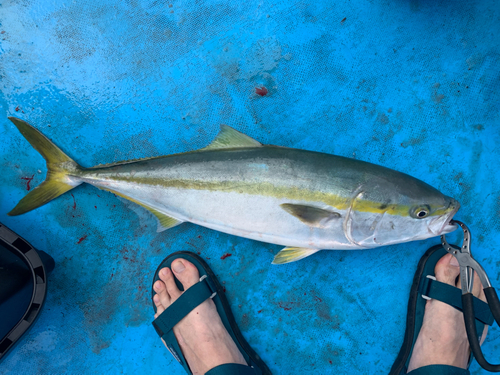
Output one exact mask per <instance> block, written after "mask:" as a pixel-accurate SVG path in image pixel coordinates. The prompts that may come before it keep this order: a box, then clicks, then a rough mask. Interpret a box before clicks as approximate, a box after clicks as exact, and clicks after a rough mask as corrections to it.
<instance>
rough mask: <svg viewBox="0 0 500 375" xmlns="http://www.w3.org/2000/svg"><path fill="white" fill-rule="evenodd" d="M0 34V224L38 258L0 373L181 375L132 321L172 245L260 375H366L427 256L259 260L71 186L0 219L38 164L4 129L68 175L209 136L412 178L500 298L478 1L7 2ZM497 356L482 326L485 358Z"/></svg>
mask: <svg viewBox="0 0 500 375" xmlns="http://www.w3.org/2000/svg"><path fill="white" fill-rule="evenodd" d="M0 22H1V24H0V33H1V34H0V83H1V85H0V86H1V89H0V137H1V139H2V142H0V165H1V170H2V173H1V175H0V222H2V223H4V224H5V225H7V226H9V227H10V228H11V229H12V230H14V231H16V232H17V233H18V234H19V235H21V236H23V237H24V238H26V240H28V241H29V242H31V243H32V244H33V245H34V246H35V247H37V248H39V249H42V250H45V251H46V252H48V253H49V254H51V255H52V256H53V257H54V259H55V261H56V268H55V269H54V271H53V272H52V274H51V275H50V277H49V280H48V288H49V290H48V296H47V300H46V304H45V308H44V311H43V312H42V314H41V316H40V319H39V320H38V322H37V323H36V325H35V326H34V327H33V329H32V330H31V331H30V332H29V333H28V334H27V335H26V336H25V337H24V338H23V339H22V340H21V342H20V343H19V344H18V345H17V347H16V348H15V349H14V350H13V351H12V352H11V353H10V354H9V355H8V357H7V358H6V359H5V361H3V363H2V364H1V365H0V366H1V367H0V372H2V373H15V374H49V373H66V374H70V373H74V374H77V373H78V374H82V373H89V374H90V373H112V374H114V373H152V372H154V371H161V372H166V373H169V374H183V373H184V372H183V370H182V368H181V367H180V366H179V365H178V364H177V363H176V362H175V360H174V359H173V357H171V355H170V354H169V353H168V352H167V351H166V349H165V348H164V347H163V345H162V344H161V342H160V341H159V339H158V338H157V336H156V334H155V332H154V329H153V327H152V326H151V324H150V323H151V321H152V315H153V309H152V306H151V302H150V288H151V281H152V277H153V272H154V271H155V269H156V267H157V265H158V264H159V263H160V262H161V260H162V259H163V258H165V257H166V256H167V255H168V254H170V253H172V252H174V251H177V250H192V251H195V252H198V253H200V255H201V256H203V257H204V258H206V259H207V261H208V262H209V264H210V265H211V266H212V267H213V269H214V271H215V272H216V273H217V274H218V277H219V279H220V280H221V282H223V283H224V286H225V287H226V290H227V296H228V298H229V301H230V303H231V305H232V308H233V312H234V315H235V317H236V319H237V322H238V324H239V326H240V328H241V330H242V332H243V334H244V336H245V337H246V338H247V340H248V341H249V343H250V344H251V345H252V347H253V348H254V349H255V350H256V351H257V352H258V353H259V354H260V355H261V357H262V358H263V359H264V360H265V361H266V362H267V364H268V365H269V367H270V368H271V370H272V371H273V372H274V373H276V374H328V373H335V374H386V373H388V371H389V369H390V367H391V365H392V363H393V361H394V359H395V357H396V355H397V353H398V351H399V348H400V346H401V343H402V340H403V333H404V328H405V327H404V325H405V318H406V305H407V300H408V293H409V288H410V285H411V281H412V278H413V274H414V271H415V268H416V265H417V262H418V260H419V259H420V257H421V256H422V254H423V253H424V252H425V250H426V249H427V248H429V247H430V246H432V245H434V244H437V243H438V240H437V239H430V240H427V241H420V242H413V243H408V244H403V245H397V246H390V247H385V248H380V249H376V250H367V251H322V252H319V253H317V254H315V255H313V256H311V257H308V258H306V259H305V260H303V261H300V262H296V263H291V264H287V265H283V266H273V265H271V261H272V259H273V256H274V254H276V253H277V252H278V251H279V250H280V247H279V246H276V245H271V244H266V243H261V242H256V241H251V240H247V239H243V238H237V237H234V236H230V235H226V234H223V233H218V232H214V231H212V230H209V229H205V228H202V227H199V226H195V225H192V224H182V225H180V226H178V227H176V228H173V229H171V230H168V231H165V232H162V233H156V222H155V219H154V218H153V217H151V216H150V215H149V214H148V213H147V212H144V210H142V209H141V208H140V207H137V206H135V205H134V204H132V203H127V202H125V201H123V200H120V199H119V198H117V197H115V196H113V195H112V194H110V193H107V192H104V191H100V190H97V189H95V188H93V187H91V186H88V185H82V186H79V187H78V188H76V189H74V190H73V191H71V193H66V194H64V195H62V196H61V197H59V198H57V199H56V200H54V201H52V202H51V203H49V204H47V205H45V206H43V207H41V208H39V209H37V210H35V211H33V212H30V213H28V214H26V215H22V216H18V217H9V216H7V212H8V211H10V210H11V209H12V208H13V207H14V206H15V204H16V203H17V202H18V201H19V200H20V199H21V198H22V197H23V196H25V195H26V193H27V190H30V189H32V188H33V187H35V186H37V185H39V184H40V183H41V182H42V181H43V180H44V178H45V174H46V167H45V162H44V160H43V159H42V158H41V157H40V156H39V155H38V154H37V152H36V151H35V150H34V149H32V148H31V146H30V145H29V144H28V143H27V142H26V141H25V140H24V138H23V137H22V136H21V135H20V134H19V132H18V131H17V129H16V128H15V127H14V125H13V124H12V123H11V122H10V121H8V120H7V116H16V117H19V118H22V119H24V120H26V121H28V122H29V123H31V124H32V125H34V126H35V127H37V128H38V129H40V130H41V131H42V132H43V133H44V134H45V135H47V136H48V137H49V138H51V139H52V140H53V141H54V142H55V143H56V144H57V145H58V146H60V147H61V149H62V150H64V151H65V152H66V153H67V154H68V155H69V156H71V157H73V158H74V159H75V160H76V161H77V162H78V163H80V164H81V165H83V166H86V167H90V166H93V165H96V164H100V163H110V162H115V161H119V160H125V159H133V158H140V157H148V156H158V155H166V154H172V153H177V152H184V151H189V150H194V149H197V148H200V147H204V146H206V145H207V144H208V143H210V141H211V140H212V139H213V138H214V137H215V135H216V134H217V132H218V129H219V125H220V124H227V125H230V126H232V127H234V128H236V129H237V130H240V131H242V132H244V133H245V134H248V135H249V136H251V137H253V138H255V139H257V140H259V141H260V142H262V143H265V144H275V145H279V146H287V147H295V148H302V149H308V150H314V151H320V152H326V153H334V154H337V155H343V156H348V157H354V158H357V159H360V160H365V161H369V162H373V163H376V164H380V165H383V166H386V167H389V168H392V169H396V170H399V171H402V172H405V173H408V174H411V175H413V176H415V177H417V178H419V179H421V180H423V181H425V182H427V183H429V184H431V185H433V186H434V187H436V188H438V189H439V190H440V191H442V192H443V193H445V194H447V195H450V196H452V197H454V198H456V199H457V200H458V201H459V202H460V203H461V204H462V208H461V209H460V211H459V212H458V214H457V215H456V218H457V219H459V220H462V221H464V222H465V223H466V224H467V225H469V226H470V228H471V231H472V233H473V235H474V237H473V241H474V242H473V254H474V256H475V258H476V259H477V260H478V261H479V262H480V263H481V264H482V265H483V266H484V268H485V269H486V271H487V273H488V275H489V276H490V278H491V280H492V283H493V284H494V285H495V286H497V287H500V279H499V272H498V269H499V265H500V251H499V250H498V244H499V243H500V189H499V186H500V173H499V160H500V147H499V144H500V131H499V129H500V50H499V46H500V30H499V29H500V6H499V3H498V1H495V0H485V1H481V2H471V1H464V0H459V1H425V0H407V1H400V0H396V1H387V0H382V1H362V0H351V1H336V2H335V1H333V2H332V1H316V2H304V1H295V2H291V1H260V2H241V1H240V2H238V1H217V0H215V1H208V0H207V1H202V2H199V1H194V0H175V1H170V2H169V1H167V2H156V1H142V0H139V1H130V2H128V1H127V2H124V1H116V0H100V1H96V0H93V1H83V2H82V1H76V2H74V1H60V2H49V1H41V2H34V1H29V0H27V1H24V0H7V1H4V2H2V4H1V6H0ZM199 204H203V202H199ZM450 238H451V237H450ZM227 254H229V255H230V256H226V255H227ZM499 345H500V331H499V329H498V327H496V326H495V327H494V328H492V329H491V330H490V333H489V335H488V338H487V340H486V343H485V344H484V351H485V354H486V355H487V358H491V359H492V360H493V361H495V360H496V361H498V358H500V347H499ZM472 373H473V374H484V373H486V372H485V371H483V370H482V369H480V368H479V366H478V365H477V364H476V363H474V364H473V365H472Z"/></svg>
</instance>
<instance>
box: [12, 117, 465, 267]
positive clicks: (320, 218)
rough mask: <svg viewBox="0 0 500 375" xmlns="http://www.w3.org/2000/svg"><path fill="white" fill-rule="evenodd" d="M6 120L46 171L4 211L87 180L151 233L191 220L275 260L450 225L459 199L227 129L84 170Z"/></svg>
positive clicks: (392, 240)
mask: <svg viewBox="0 0 500 375" xmlns="http://www.w3.org/2000/svg"><path fill="white" fill-rule="evenodd" d="M10 120H11V121H12V122H13V123H14V124H15V125H16V126H17V128H18V129H19V131H20V132H21V134H22V135H24V137H25V138H26V139H27V140H28V141H29V142H30V143H31V145H32V146H33V147H34V148H35V149H36V150H37V151H38V152H39V153H40V154H41V155H42V156H43V157H44V158H45V160H46V162H47V170H48V171H47V177H46V180H45V181H44V182H43V183H42V184H41V185H40V186H38V187H36V188H35V189H34V190H33V191H31V192H30V193H28V195H26V196H25V197H24V198H23V199H21V201H20V202H19V203H18V204H17V206H16V207H15V208H14V209H13V210H12V211H11V212H9V215H20V214H23V213H25V212H28V211H31V210H33V209H35V208H37V207H40V206H42V205H43V204H45V203H47V202H49V201H50V200H52V199H54V198H56V197H58V196H59V195H61V194H63V193H64V192H67V191H68V190H71V189H73V188H74V187H75V186H78V185H80V184H81V183H83V182H86V183H88V184H91V185H93V186H95V187H97V188H99V189H102V190H106V191H109V192H112V193H114V194H116V195H118V196H120V197H122V198H125V199H128V200H130V201H132V202H134V203H136V204H138V205H140V206H142V207H144V208H145V209H146V210H148V211H150V212H151V213H152V214H153V215H154V216H156V217H157V218H158V221H159V224H158V231H162V230H165V229H168V228H172V227H174V226H176V225H179V224H181V223H183V222H191V223H194V224H198V225H202V226H204V227H207V228H211V229H215V230H218V231H221V232H225V233H229V234H233V235H236V236H242V237H246V238H251V239H254V240H258V241H264V242H269V243H273V244H278V245H283V246H286V248H284V249H283V250H281V251H280V252H279V253H278V254H277V255H276V257H275V258H274V261H273V263H275V264H282V263H288V262H292V261H296V260H299V259H302V258H305V257H307V256H309V255H311V254H314V253H316V252H317V251H319V250H327V249H333V250H335V249H351V250H355V249H369V248H375V247H379V246H385V245H391V244H397V243H402V242H407V241H413V240H421V239H426V238H429V237H433V236H439V235H441V234H444V233H449V232H451V231H453V230H455V229H456V226H455V225H451V224H450V220H451V219H452V218H453V215H454V214H455V213H456V212H457V210H458V209H459V207H460V205H459V203H458V202H457V201H456V200H455V199H453V198H450V197H448V196H446V195H443V194H442V193H440V192H439V191H438V190H436V189H434V188H433V187H431V186H429V185H427V184H426V183H424V182H422V181H420V180H417V179H416V178H413V177H411V176H409V175H406V174H404V173H400V172H396V171H394V170H391V169H388V168H385V167H381V166H378V165H374V164H371V163H367V162H363V161H359V160H354V159H349V158H345V157H340V156H334V155H329V154H324V153H318V152H311V151H304V150H298V149H293V148H285V147H276V146H267V145H262V144H261V143H259V142H258V141H256V140H254V139H252V138H250V137H248V136H246V135H244V134H242V133H240V132H238V131H236V130H234V129H232V128H230V127H229V126H225V125H222V126H221V131H220V133H219V135H218V136H217V137H216V138H215V140H214V141H213V142H212V143H211V144H210V145H209V146H207V147H205V148H202V149H200V150H197V151H192V152H186V153H181V154H175V155H169V156H160V157H153V158H145V159H139V160H129V161H123V162H118V163H113V164H107V165H99V166H96V167H92V168H83V167H81V166H80V165H78V164H77V163H76V162H74V161H73V160H72V159H71V158H70V157H68V156H67V155H66V154H64V153H63V152H62V151H61V150H60V149H59V148H58V147H57V146H56V145H54V144H53V143H52V142H51V141H50V140H49V139H48V138H46V137H45V136H44V135H43V134H42V133H40V132H39V131H38V130H36V129H35V128H33V127H32V126H31V125H29V124H28V123H26V122H25V121H22V120H19V119H17V118H13V117H10Z"/></svg>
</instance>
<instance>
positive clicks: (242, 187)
mask: <svg viewBox="0 0 500 375" xmlns="http://www.w3.org/2000/svg"><path fill="white" fill-rule="evenodd" d="M111 178H112V179H113V180H116V181H126V182H133V183H137V184H143V185H150V186H162V187H166V188H177V189H186V190H188V189H192V190H208V191H221V192H224V191H226V192H236V193H240V194H250V195H263V196H269V197H274V198H278V199H290V200H294V201H308V202H323V203H325V204H327V205H329V206H331V207H334V208H336V209H338V210H346V209H348V208H349V207H350V206H351V203H352V198H345V197H342V196H339V195H336V194H331V193H326V192H321V191H310V190H307V189H300V188H298V187H285V186H275V185H272V184H270V183H266V182H262V183H258V184H256V183H255V184H249V183H238V182H231V181H226V182H215V181H210V182H209V181H193V180H168V179H160V178H149V177H148V178H144V177H128V176H119V175H115V176H112V177H111ZM127 199H130V198H127ZM410 208H411V207H410V206H408V205H396V204H391V205H388V206H385V205H383V203H381V202H374V201H369V200H357V201H355V202H354V205H353V209H354V210H356V211H359V212H371V213H380V214H382V213H387V214H390V215H397V216H409V215H410ZM446 211H447V210H446V209H444V208H440V209H439V210H437V211H436V212H434V213H433V214H432V215H433V216H434V215H442V214H444V213H446Z"/></svg>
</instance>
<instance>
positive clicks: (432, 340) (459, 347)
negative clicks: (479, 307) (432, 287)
mask: <svg viewBox="0 0 500 375" xmlns="http://www.w3.org/2000/svg"><path fill="white" fill-rule="evenodd" d="M434 271H435V274H436V279H437V280H438V281H441V282H443V283H446V284H450V285H453V286H457V287H460V280H458V282H457V276H458V275H459V274H460V268H459V267H458V262H457V261H456V259H455V257H453V256H452V255H451V254H446V255H445V256H443V257H442V258H441V259H440V260H439V261H438V263H437V264H436V267H435V268H434ZM473 294H474V296H476V297H478V298H480V299H481V300H483V301H485V302H486V298H485V296H484V293H483V287H482V285H481V281H480V280H479V278H478V277H477V274H476V273H475V274H474V289H473ZM487 327H488V326H485V330H484V333H483V335H482V339H481V343H482V341H484V339H485V337H486V333H487ZM478 333H479V334H480V332H478ZM469 355H470V348H469V342H468V340H467V332H466V331H465V324H464V318H463V314H462V312H460V311H458V310H457V309H455V308H453V307H451V306H450V305H447V304H445V303H443V302H441V301H437V300H429V301H427V303H426V305H425V315H424V321H423V324H422V328H421V330H420V332H419V334H418V338H417V340H416V342H415V347H414V348H413V353H412V356H411V358H410V362H409V364H408V372H410V371H412V370H415V369H417V368H419V367H423V366H428V365H449V366H454V367H460V368H463V369H466V368H467V364H468V361H469Z"/></svg>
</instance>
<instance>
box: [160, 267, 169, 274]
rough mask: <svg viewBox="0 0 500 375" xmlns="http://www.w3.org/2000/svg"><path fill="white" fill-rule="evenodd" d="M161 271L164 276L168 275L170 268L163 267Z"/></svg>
mask: <svg viewBox="0 0 500 375" xmlns="http://www.w3.org/2000/svg"><path fill="white" fill-rule="evenodd" d="M160 273H161V275H162V276H167V275H168V268H162V269H161V271H160Z"/></svg>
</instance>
